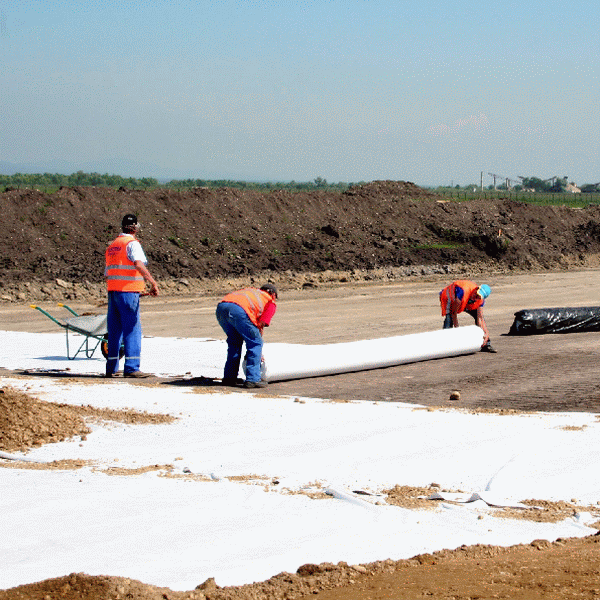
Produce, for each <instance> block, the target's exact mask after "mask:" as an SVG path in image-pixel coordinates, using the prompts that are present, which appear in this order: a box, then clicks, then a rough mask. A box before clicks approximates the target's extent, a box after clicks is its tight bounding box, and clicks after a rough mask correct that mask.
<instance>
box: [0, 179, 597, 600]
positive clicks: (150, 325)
mask: <svg viewBox="0 0 600 600" xmlns="http://www.w3.org/2000/svg"><path fill="white" fill-rule="evenodd" d="M411 185H412V184H405V183H404V182H396V185H394V182H374V183H373V184H370V187H369V186H367V187H366V188H364V189H361V190H358V191H356V190H355V193H354V194H349V195H345V196H343V197H341V198H339V197H336V196H335V195H329V196H328V195H323V196H321V197H319V195H318V194H316V195H315V194H313V195H311V196H310V197H308V198H304V199H303V201H302V202H299V201H298V200H297V199H296V200H294V199H291V198H290V197H289V195H287V194H275V195H274V197H273V198H266V197H265V195H262V196H261V195H260V194H250V196H244V194H243V193H239V192H231V191H229V192H227V191H223V192H222V193H221V194H218V193H216V192H213V191H208V190H197V191H196V192H194V193H193V194H192V196H193V197H191V198H190V197H186V196H180V197H176V195H175V194H174V193H173V192H165V194H164V197H161V196H160V194H158V195H157V194H156V193H154V194H150V193H149V194H148V197H144V193H142V192H135V193H132V192H127V191H126V190H125V191H120V192H119V193H116V192H114V193H113V192H112V191H111V192H110V194H108V193H102V191H101V190H96V191H91V192H90V191H87V190H63V191H61V193H60V194H59V195H58V196H52V197H48V196H45V195H43V194H39V193H35V192H27V193H24V192H19V191H13V192H7V193H5V194H0V198H1V199H2V201H3V209H4V217H5V218H4V220H3V222H2V225H0V239H2V241H3V243H4V248H6V249H7V253H6V255H5V256H4V258H3V259H2V261H1V262H0V271H2V272H1V273H0V275H2V279H1V282H2V283H1V284H0V287H2V290H0V295H2V297H3V299H4V300H5V302H4V303H3V304H0V329H7V330H15V331H33V332H57V331H58V329H57V327H56V325H54V324H53V323H51V322H50V321H49V320H48V319H46V318H45V317H43V316H42V315H40V314H39V313H34V312H32V310H31V309H30V308H29V307H28V305H29V303H30V302H32V301H34V302H38V303H39V304H40V305H42V306H44V307H47V308H53V307H54V306H55V304H56V300H68V301H69V304H71V305H72V306H74V307H75V308H77V309H80V310H82V311H88V310H90V311H97V312H103V311H104V310H105V307H104V306H103V302H104V300H103V297H104V296H103V291H102V285H101V283H97V282H98V281H101V262H102V261H101V248H102V245H103V244H104V241H105V238H110V236H112V234H113V233H114V232H115V230H114V227H113V228H112V229H111V225H110V223H113V224H114V223H115V222H118V219H117V215H121V213H122V212H128V211H129V210H134V211H136V212H138V213H141V214H144V212H145V213H146V219H145V222H146V223H148V222H150V223H154V225H153V229H152V230H151V231H148V229H146V232H145V233H146V236H147V237H146V238H144V245H145V247H146V248H151V249H152V252H153V253H154V254H153V256H151V261H152V262H151V265H153V266H154V272H157V276H158V277H159V280H160V282H161V285H162V289H163V291H165V292H168V293H167V294H166V295H163V296H161V297H159V298H145V299H144V300H143V314H142V320H143V326H144V333H145V335H153V336H185V337H214V338H222V332H221V331H220V329H219V327H218V325H217V323H216V321H215V318H214V309H215V305H216V303H217V301H218V300H219V298H220V296H221V294H223V293H224V292H226V291H228V290H229V289H231V288H232V287H236V286H238V285H245V284H247V283H259V282H261V281H263V280H264V279H266V278H269V279H271V280H273V281H275V282H276V283H277V284H278V285H279V287H280V288H281V294H280V302H279V308H278V312H277V315H276V317H275V319H274V321H273V325H272V327H270V328H269V329H268V330H267V331H266V332H265V337H266V341H267V343H268V342H269V341H273V342H276V341H285V342H292V343H306V344H311V343H335V342H341V341H347V340H357V339H368V338H378V337H386V336H392V335H402V334H406V333H415V332H421V331H428V330H432V329H437V328H439V327H440V326H441V317H440V314H439V306H438V303H437V293H438V291H439V290H440V289H441V287H443V286H444V285H446V284H447V283H449V282H450V281H451V280H452V279H456V278H459V277H463V276H466V277H470V278H473V279H475V280H476V281H478V282H482V283H483V282H485V283H488V284H489V285H490V286H491V287H492V290H493V292H492V295H491V297H490V298H489V300H488V301H487V303H486V307H485V311H484V312H485V316H486V320H487V323H488V327H489V329H490V332H491V336H492V343H493V345H494V347H496V349H497V350H498V353H497V354H483V353H477V354H473V355H469V356H463V357H457V358H449V359H442V360H436V361H428V362H422V363H415V364H410V365H402V366H398V367H392V368H387V369H380V370H374V371H368V372H359V373H350V374H344V375H336V376H331V377H321V378H314V379H303V380H297V381H286V382H278V383H274V384H271V385H270V386H269V388H268V390H267V391H266V392H261V393H268V394H283V395H292V396H316V397H321V398H333V399H338V400H341V401H344V400H351V399H356V400H361V399H366V400H376V401H399V402H409V403H415V404H419V405H424V406H426V407H429V410H479V411H482V410H483V411H486V410H493V411H501V412H506V413H510V412H512V411H539V410H544V411H585V412H591V413H599V414H600V391H599V384H600V374H599V373H598V368H597V363H598V360H597V358H598V333H574V334H555V335H544V336H530V337H513V336H507V335H506V333H507V332H508V330H509V328H510V325H511V323H512V320H513V314H514V312H516V311H518V310H520V309H523V308H536V307H538V308H539V307H547V306H557V307H558V306H600V294H599V293H598V292H599V287H598V284H597V283H596V281H597V279H598V276H599V275H600V271H599V270H598V269H597V265H598V258H597V257H598V251H599V250H600V245H599V240H598V236H597V232H598V231H600V225H599V214H598V211H597V210H596V209H584V210H581V211H572V210H569V209H561V208H541V207H529V206H523V205H520V204H518V203H510V202H502V201H500V202H487V203H481V202H480V203H477V202H475V203H473V204H471V203H469V205H468V206H461V205H455V204H453V203H452V204H447V203H438V202H437V201H436V199H435V198H428V197H426V195H424V194H421V195H419V192H418V188H416V189H415V188H414V186H412V187H411ZM194 194H195V195H194ZM213 196H214V197H213ZM194 198H196V199H198V198H199V199H200V200H202V203H203V204H202V203H201V204H200V205H199V206H196V207H195V208H194V206H195V205H193V202H192V201H193V199H194ZM186 202H188V204H185V203H186ZM7 203H8V204H7ZM86 203H88V204H89V205H90V212H89V213H88V212H86V210H87V209H86V208H85V207H86ZM353 203H354V204H353ZM248 207H252V210H253V211H254V215H255V217H254V218H253V217H252V215H251V216H250V217H248V216H247V215H248V213H247V210H246V209H247V208H248ZM259 207H260V208H259ZM180 208H181V210H180ZM163 210H164V211H165V212H164V213H163V212H162V211H163ZM193 210H196V211H197V212H196V213H194V215H195V216H194V218H193V219H191V220H190V219H189V218H188V219H187V221H186V215H187V216H188V217H189V215H190V214H191V212H193ZM186 211H187V212H186ZM190 211H191V212H190ZM261 211H262V212H261ZM84 214H93V215H94V217H95V218H97V223H96V225H97V227H96V228H94V229H100V232H99V233H97V232H96V233H97V235H96V233H94V235H95V236H96V237H95V238H94V241H93V243H92V242H90V248H93V252H92V253H93V254H94V260H92V261H91V263H90V264H87V265H86V264H85V260H84V259H85V254H84V253H82V250H85V248H82V244H81V243H80V242H81V240H82V239H86V240H87V239H88V238H87V237H83V236H86V235H88V234H86V230H89V229H90V223H89V221H88V220H85V219H83V221H85V223H83V222H82V218H81V216H82V215H84ZM165 214H167V215H169V214H173V215H174V217H173V218H172V219H168V218H167V217H163V215H165ZM256 215H257V216H256ZM159 217H160V218H159ZM213 217H214V219H213ZM119 218H120V217H119ZM211 219H212V220H211ZM186 222H190V223H193V226H194V227H196V226H197V227H198V228H199V230H201V231H203V230H206V231H209V232H210V235H208V236H207V239H203V238H201V237H198V236H197V237H196V238H194V237H193V235H191V233H190V231H191V229H190V227H191V225H190V224H189V223H188V225H187V227H188V229H187V230H185V231H184V229H183V228H184V226H185V224H186ZM158 223H160V227H161V229H160V231H158V230H157V224H158ZM243 224H245V225H246V227H247V229H245V230H243V227H242V225H243ZM304 225H306V227H305V228H304V229H303V227H304ZM222 226H223V227H222ZM256 227H258V229H257V228H256ZM103 228H104V229H103ZM220 228H221V229H224V231H222V234H221V237H220V238H219V237H218V235H219V229H220ZM252 232H253V233H252ZM199 235H200V234H199ZM263 235H264V236H265V237H264V238H262V237H261V241H260V243H258V246H256V245H255V242H256V240H257V239H258V236H263ZM296 236H300V237H296ZM23 240H25V243H22V242H23ZM440 240H442V241H444V240H445V241H446V242H447V241H449V240H454V241H456V242H457V243H458V245H457V246H455V247H454V248H453V249H452V248H446V247H437V246H436V244H437V243H438V242H440ZM507 240H508V241H507ZM88 241H89V240H88ZM443 245H444V244H442V246H443ZM273 249H275V250H277V252H272V250H273ZM88 250H89V248H88ZM148 253H149V254H150V252H148ZM286 253H287V254H286ZM265 257H267V258H268V260H265ZM285 257H288V259H289V260H288V262H286V260H285ZM182 261H183V264H182ZM186 261H188V262H187V265H186V264H185V263H186ZM261 261H262V262H261ZM303 261H304V262H303ZM232 265H233V266H232ZM202 268H205V272H204V273H201V270H202ZM84 272H85V273H87V275H88V276H89V279H88V280H87V282H86V281H85V280H84V275H83V273H84ZM460 321H461V323H462V324H469V323H470V322H471V320H470V318H469V317H468V316H464V315H462V316H461V318H460ZM142 361H143V358H142ZM190 362H191V363H192V364H193V357H190ZM142 366H143V362H142ZM190 368H191V367H188V366H187V365H184V366H182V374H181V377H175V378H171V379H168V380H161V379H158V378H153V379H151V380H149V381H147V382H144V383H140V382H132V385H158V386H161V385H165V386H167V385H186V386H190V385H205V384H206V382H203V381H201V380H200V379H199V378H196V379H195V380H191V381H190V380H189V379H185V378H184V377H183V374H184V373H185V372H186V371H188V370H190ZM0 375H5V376H11V377H23V376H25V374H24V373H19V372H17V373H9V372H7V371H2V372H0ZM99 375H100V374H99ZM81 379H82V381H88V382H94V380H95V378H93V377H92V378H81ZM219 389H222V390H223V391H224V392H225V393H226V392H227V389H226V388H219ZM453 391H459V393H460V399H458V400H450V394H451V392H453ZM249 393H250V392H249ZM91 418H94V419H102V420H115V419H119V420H122V419H126V420H127V422H131V423H135V422H137V421H138V420H145V422H148V420H150V421H152V419H155V418H157V416H156V415H137V414H120V411H112V412H111V413H108V414H107V413H106V412H104V413H103V412H102V411H97V410H96V409H95V408H94V407H85V408H83V409H76V410H75V409H74V408H73V407H68V406H64V405H58V404H52V403H46V402H39V401H37V400H36V399H35V398H30V397H28V396H27V395H25V394H22V393H20V392H16V391H15V390H14V389H12V388H10V386H8V385H3V387H2V391H1V393H0V451H4V452H10V451H13V452H14V451H16V450H19V449H26V448H28V447H31V446H33V445H37V444H42V443H48V442H51V441H56V440H59V439H64V438H68V437H72V436H81V437H82V439H84V438H85V435H86V425H85V424H86V422H87V421H88V420H89V419H91ZM81 466H83V465H82V464H77V463H75V464H68V465H63V464H61V465H58V464H57V465H54V467H55V468H81ZM0 467H4V468H36V466H35V465H33V464H31V463H15V462H14V461H5V460H0ZM161 468H165V469H166V468H168V466H163V467H161ZM402 483H403V482H399V485H398V486H397V487H396V488H394V489H393V490H389V491H388V501H389V502H395V503H397V504H399V505H401V506H409V507H415V508H419V507H420V506H421V505H420V504H419V501H418V499H417V496H419V495H422V494H423V493H427V492H428V491H431V490H421V489H415V488H410V487H403V485H402ZM523 500H524V501H529V502H533V500H534V499H523ZM598 500H599V501H600V499H598ZM315 501H328V500H317V499H315ZM542 503H543V499H535V504H537V505H540V504H542ZM545 507H546V509H545V510H544V511H542V512H541V513H540V511H531V513H529V511H525V514H521V517H522V518H523V517H524V518H534V514H535V518H545V519H559V518H565V517H566V516H568V515H570V514H572V513H573V512H575V511H577V510H581V509H582V508H585V509H587V510H591V509H592V508H593V511H592V512H594V511H595V510H596V509H597V507H596V508H594V507H578V506H576V504H574V503H573V504H572V503H568V502H567V503H546V504H545ZM504 516H508V517H510V518H514V517H515V516H516V515H504ZM599 542H600V536H591V537H588V538H585V539H569V540H558V541H556V542H554V543H549V542H546V541H535V542H533V543H532V544H528V545H519V546H515V547H511V548H498V547H487V546H475V547H469V548H466V547H462V548H459V549H456V550H444V551H442V552H438V553H435V554H433V555H423V556H418V557H414V558H413V559H410V560H403V561H391V560H390V561H382V562H378V563H374V564H369V565H352V566H350V565H346V564H344V563H340V564H337V565H331V564H321V565H303V566H301V567H300V568H299V569H298V572H297V573H282V574H280V575H277V576H275V577H273V578H272V579H270V580H268V581H266V582H260V583H255V584H252V585H247V586H241V587H239V588H219V587H218V586H216V585H215V583H214V581H211V580H208V581H206V582H204V583H202V582H198V583H199V587H198V588H197V589H196V590H190V591H188V592H173V591H172V590H168V589H164V588H156V587H153V586H148V585H146V584H144V583H143V582H137V581H132V580H128V579H123V578H117V577H112V576H110V574H106V576H105V577H91V576H87V575H85V574H71V575H68V574H65V577H63V578H59V579H52V580H47V581H43V582H39V583H36V584H32V585H27V586H21V587H19V588H14V589H11V590H5V591H0V600H14V599H16V598H35V599H37V598H39V599H40V600H41V599H43V600H48V599H51V598H52V599H53V598H65V599H66V600H75V599H77V598H89V599H100V598H133V599H139V600H150V599H153V598H173V599H178V598H198V599H199V600H201V599H202V598H212V599H215V600H216V599H221V598H223V599H226V598H231V599H232V600H246V599H253V598H265V599H268V600H271V599H275V598H304V597H306V598H308V597H313V598H314V597H316V598H321V599H323V600H324V599H332V600H333V599H335V600H342V599H350V600H351V599H353V598H357V599H358V598H360V599H366V598H370V599H372V600H383V599H384V598H407V599H412V598H415V599H416V598H424V597H431V598H455V599H459V598H460V599H467V598H527V599H529V598H598V597H600V553H599V548H600V547H599V545H598V543H599Z"/></svg>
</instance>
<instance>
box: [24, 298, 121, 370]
mask: <svg viewBox="0 0 600 600" xmlns="http://www.w3.org/2000/svg"><path fill="white" fill-rule="evenodd" d="M58 306H61V307H62V308H65V309H67V310H68V311H69V312H70V313H71V316H69V317H67V318H65V319H58V318H56V317H53V316H52V315H51V314H50V313H49V312H47V311H45V310H44V309H43V308H40V307H39V306H37V305H35V304H31V308H35V309H36V310H39V311H40V312H41V313H42V314H44V315H46V316H47V317H48V318H49V319H50V320H51V321H54V323H56V324H57V325H58V326H59V327H62V328H63V329H64V330H65V334H66V339H67V358H68V359H69V360H74V359H75V358H77V356H78V355H79V354H85V357H86V358H92V357H93V356H94V352H96V349H97V348H98V346H100V351H101V352H102V355H103V356H104V358H107V357H108V329H107V325H106V315H80V314H78V313H76V312H75V311H74V310H73V309H72V308H71V307H70V306H67V305H66V304H63V303H62V302H59V303H58ZM69 333H71V337H73V335H80V336H83V337H84V340H83V342H81V344H80V345H79V348H78V349H77V351H76V352H75V353H74V354H73V355H72V356H71V349H70V344H69ZM77 343H79V341H77ZM75 345H76V344H75ZM124 352H125V350H124V348H123V346H122V345H121V348H120V351H119V356H120V357H122V356H123V354H124Z"/></svg>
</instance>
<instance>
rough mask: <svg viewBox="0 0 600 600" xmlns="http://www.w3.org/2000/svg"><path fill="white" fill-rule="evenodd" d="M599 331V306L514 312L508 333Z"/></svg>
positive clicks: (533, 309) (534, 333)
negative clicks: (513, 318)
mask: <svg viewBox="0 0 600 600" xmlns="http://www.w3.org/2000/svg"><path fill="white" fill-rule="evenodd" d="M582 331H600V306H580V307H574V308H569V307H566V308H531V309H524V310H520V311H518V312H516V313H515V320H514V321H513V324H512V325H511V327H510V330H509V332H508V335H539V334H541V333H575V332H582Z"/></svg>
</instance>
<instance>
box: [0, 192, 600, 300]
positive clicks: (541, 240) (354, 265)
mask: <svg viewBox="0 0 600 600" xmlns="http://www.w3.org/2000/svg"><path fill="white" fill-rule="evenodd" d="M0 199H1V202H2V209H3V219H2V223H1V224H0V240H2V243H3V248H4V249H5V252H3V255H2V258H1V259H0V295H1V296H2V297H3V298H4V299H6V300H10V299H15V298H16V299H21V300H23V299H25V298H27V299H31V298H36V297H38V298H44V297H45V295H46V296H48V295H50V294H51V290H52V286H50V285H49V284H50V283H52V284H53V285H56V284H58V285H59V286H62V287H63V288H64V289H65V290H68V292H69V294H71V295H73V294H74V296H75V297H77V293H79V294H80V296H84V295H85V292H86V290H89V291H90V292H91V291H92V290H93V291H94V293H99V290H102V283H103V273H104V251H105V248H106V245H107V243H108V242H109V241H110V240H111V239H113V238H114V237H115V236H116V235H117V234H118V233H119V231H120V229H119V226H120V221H121V217H122V216H123V214H125V213H126V212H134V213H136V214H137V215H138V216H139V219H140V222H141V223H142V230H141V234H140V238H141V240H142V243H143V246H144V248H145V250H146V253H147V255H148V257H149V260H150V267H151V270H152V272H153V274H154V275H155V276H156V277H157V278H158V279H159V280H161V281H163V282H166V281H177V282H181V281H183V282H186V281H187V282H189V281H191V280H206V279H211V280H212V279H215V278H219V277H245V278H249V279H250V280H251V279H252V278H253V277H261V278H264V277H268V276H269V274H282V273H307V272H313V273H314V272H316V273H320V272H325V271H346V272H355V273H357V272H364V271H373V270H376V269H389V268H395V269H397V273H398V275H399V276H403V275H406V274H410V268H411V267H414V266H423V265H438V266H439V265H443V266H446V268H447V267H448V266H449V265H450V266H451V265H455V264H459V263H468V264H476V263H485V264H488V265H492V266H494V268H496V269H500V270H511V269H531V268H553V269H556V268H558V267H560V266H566V265H567V264H572V263H573V262H574V261H575V262H576V261H580V260H583V257H584V256H585V255H589V254H597V253H598V252H600V239H599V237H598V235H597V233H598V231H600V208H599V207H590V208H586V209H582V210H572V209H569V208H565V207H552V206H551V207H547V206H534V205H531V204H524V203H519V202H514V201H510V200H502V199H498V200H487V199H486V200H472V201H469V202H452V201H446V200H443V199H441V198H438V197H436V196H434V195H432V194H430V193H428V192H426V191H425V190H422V189H420V188H418V187H417V186H415V185H414V184H412V183H409V182H403V181H374V182H371V183H368V184H365V185H360V186H354V187H351V188H350V189H348V190H347V191H346V192H343V193H339V192H328V191H311V192H290V191H286V190H272V191H252V190H239V189H232V188H221V189H207V188H195V189H188V190H183V191H175V190H167V189H157V190H149V191H140V190H127V189H124V188H121V189H119V190H114V189H109V188H62V189H60V190H58V191H57V192H56V193H54V194H45V193H42V192H39V191H36V190H11V191H7V192H4V193H2V194H0ZM25 284H28V287H24V286H25ZM15 293H21V294H22V296H21V297H17V296H15Z"/></svg>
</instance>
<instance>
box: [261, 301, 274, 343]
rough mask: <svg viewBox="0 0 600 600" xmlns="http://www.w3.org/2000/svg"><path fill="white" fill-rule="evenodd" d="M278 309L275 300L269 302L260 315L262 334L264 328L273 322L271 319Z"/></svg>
mask: <svg viewBox="0 0 600 600" xmlns="http://www.w3.org/2000/svg"><path fill="white" fill-rule="evenodd" d="M276 310H277V305H276V304H275V302H267V305H266V306H265V308H264V310H263V312H262V314H261V315H260V317H258V329H259V331H260V334H261V335H262V332H263V328H265V327H268V326H269V325H270V324H271V319H272V318H273V315H274V314H275V311H276Z"/></svg>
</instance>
